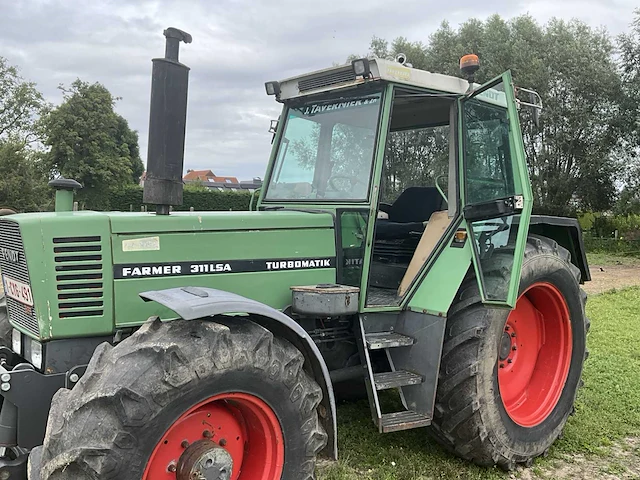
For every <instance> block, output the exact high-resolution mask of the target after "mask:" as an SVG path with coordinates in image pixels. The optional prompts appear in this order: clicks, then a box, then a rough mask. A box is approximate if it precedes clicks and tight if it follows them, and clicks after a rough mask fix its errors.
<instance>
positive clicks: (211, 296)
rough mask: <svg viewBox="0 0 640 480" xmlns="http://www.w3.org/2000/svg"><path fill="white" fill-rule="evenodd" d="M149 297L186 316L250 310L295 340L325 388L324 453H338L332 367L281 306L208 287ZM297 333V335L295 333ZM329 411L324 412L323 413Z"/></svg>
mask: <svg viewBox="0 0 640 480" xmlns="http://www.w3.org/2000/svg"><path fill="white" fill-rule="evenodd" d="M140 297H142V299H143V300H145V301H154V302H157V303H159V304H160V305H163V306H165V307H167V308H168V309H170V310H172V311H174V312H175V313H177V314H178V315H179V316H180V318H182V319H184V320H195V319H197V318H203V317H210V316H214V315H222V314H230V313H248V314H251V315H256V316H258V319H257V323H258V324H261V325H263V326H264V327H265V328H267V329H269V330H270V331H272V332H273V333H274V334H275V335H278V336H282V337H284V338H285V339H286V340H289V341H290V342H291V343H293V344H294V345H295V346H296V347H297V348H298V349H299V350H301V353H302V354H303V355H304V357H305V359H306V361H307V362H309V365H310V367H311V371H312V372H313V375H314V379H315V381H316V382H318V384H319V385H320V388H322V393H323V398H322V403H321V406H323V407H324V408H323V409H321V410H320V421H321V422H322V424H323V426H324V428H325V430H326V431H327V434H328V436H329V441H328V442H327V446H326V447H325V450H324V452H323V453H325V455H327V456H330V457H331V458H333V459H337V457H338V438H337V435H336V433H337V423H336V402H335V397H334V394H333V385H332V384H331V378H330V377H329V369H328V368H327V365H326V364H325V362H324V359H323V358H322V354H321V353H320V350H318V347H317V346H316V344H315V343H314V341H313V340H312V339H311V337H310V336H309V334H308V333H307V332H306V330H305V329H304V328H302V327H301V326H300V325H299V324H298V323H296V322H295V321H294V320H293V319H291V317H289V316H287V315H285V314H284V313H282V312H281V311H279V310H276V309H275V308H272V307H270V306H268V305H265V304H263V303H260V302H257V301H255V300H251V299H250V298H246V297H243V296H241V295H237V294H235V293H230V292H225V291H223V290H217V289H214V288H205V287H179V288H168V289H166V290H154V291H149V292H142V293H141V294H140ZM292 334H293V335H292ZM323 411H324V412H327V413H325V414H324V415H322V413H323Z"/></svg>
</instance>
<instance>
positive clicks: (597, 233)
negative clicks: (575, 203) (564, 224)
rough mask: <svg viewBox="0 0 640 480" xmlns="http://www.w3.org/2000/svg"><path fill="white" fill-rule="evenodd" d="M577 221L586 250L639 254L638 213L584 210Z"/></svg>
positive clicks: (639, 217)
mask: <svg viewBox="0 0 640 480" xmlns="http://www.w3.org/2000/svg"><path fill="white" fill-rule="evenodd" d="M578 222H579V223H580V227H581V228H582V230H583V232H585V235H584V244H585V248H586V250H587V251H588V252H591V253H612V254H620V255H635V256H640V215H632V214H630V215H603V214H601V213H594V212H585V213H581V214H580V215H578ZM616 232H617V237H616Z"/></svg>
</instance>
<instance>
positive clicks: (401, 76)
mask: <svg viewBox="0 0 640 480" xmlns="http://www.w3.org/2000/svg"><path fill="white" fill-rule="evenodd" d="M387 75H389V76H390V77H393V78H396V79H398V80H404V81H409V80H411V69H410V68H407V67H393V66H388V67H387Z"/></svg>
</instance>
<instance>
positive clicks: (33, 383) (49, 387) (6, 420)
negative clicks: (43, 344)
mask: <svg viewBox="0 0 640 480" xmlns="http://www.w3.org/2000/svg"><path fill="white" fill-rule="evenodd" d="M85 370H86V365H77V366H74V367H72V368H70V369H69V370H68V371H66V372H63V373H54V374H48V375H47V374H43V373H40V372H38V371H36V370H35V369H34V367H33V365H31V364H29V363H26V362H24V360H23V359H22V358H20V357H19V356H18V355H16V354H15V353H14V352H12V351H11V349H9V348H7V347H0V393H1V395H2V399H1V400H0V402H1V405H2V407H1V409H0V441H1V442H2V444H4V445H8V446H6V447H4V448H5V451H8V450H9V449H11V448H12V447H14V446H15V447H17V448H16V449H15V450H14V453H15V452H19V454H17V455H14V457H16V458H10V457H8V456H6V454H5V455H4V456H1V457H0V478H8V479H11V480H26V479H27V460H28V457H29V453H28V452H29V450H30V449H31V448H33V447H35V446H37V445H42V442H43V440H44V435H45V430H46V427H47V417H48V415H49V408H50V407H51V400H52V398H53V396H54V394H55V393H56V392H57V391H58V390H59V389H60V388H63V387H64V388H72V387H73V386H74V384H75V383H76V382H77V381H78V380H79V379H80V377H81V376H82V375H83V374H84V372H85Z"/></svg>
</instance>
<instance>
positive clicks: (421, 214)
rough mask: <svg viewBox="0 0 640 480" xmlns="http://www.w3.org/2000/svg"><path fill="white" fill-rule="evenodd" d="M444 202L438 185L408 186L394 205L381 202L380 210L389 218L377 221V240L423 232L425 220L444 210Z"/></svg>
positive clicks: (393, 238)
mask: <svg viewBox="0 0 640 480" xmlns="http://www.w3.org/2000/svg"><path fill="white" fill-rule="evenodd" d="M442 204H443V198H442V195H440V193H439V192H438V189H437V188H436V187H409V188H407V189H406V190H405V191H404V192H402V193H401V194H400V196H399V197H398V198H397V199H396V201H395V202H393V204H392V205H389V204H384V203H381V204H380V210H381V211H383V212H385V213H387V214H388V215H389V218H388V219H378V220H377V221H376V240H395V239H399V238H406V237H408V236H409V235H410V233H412V232H416V233H422V231H424V222H426V221H428V220H429V218H430V217H431V215H432V214H433V212H437V211H440V210H442ZM418 238H419V237H418Z"/></svg>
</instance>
